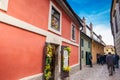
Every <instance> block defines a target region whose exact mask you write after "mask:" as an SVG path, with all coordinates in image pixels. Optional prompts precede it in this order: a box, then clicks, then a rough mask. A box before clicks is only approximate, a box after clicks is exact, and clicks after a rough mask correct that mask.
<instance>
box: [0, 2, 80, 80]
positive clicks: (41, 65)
mask: <svg viewBox="0 0 120 80" xmlns="http://www.w3.org/2000/svg"><path fill="white" fill-rule="evenodd" d="M80 27H81V23H80V21H79V18H78V16H76V14H75V13H74V12H73V10H72V9H71V8H70V6H69V5H68V4H67V2H66V1H65V0H0V33H1V35H0V65H1V66H0V80H42V79H52V80H63V78H65V79H66V78H68V77H69V75H71V74H74V73H75V72H77V71H78V70H79V67H80V66H79V65H80V54H79V53H80V47H79V45H80V43H79V42H80V30H79V28H80ZM69 67H70V68H71V70H69ZM64 70H65V71H66V72H65V71H64ZM62 74H66V76H64V75H62Z"/></svg>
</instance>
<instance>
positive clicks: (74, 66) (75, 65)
mask: <svg viewBox="0 0 120 80" xmlns="http://www.w3.org/2000/svg"><path fill="white" fill-rule="evenodd" d="M77 65H80V64H79V63H78V64H75V65H72V66H70V67H71V68H73V67H75V66H77Z"/></svg>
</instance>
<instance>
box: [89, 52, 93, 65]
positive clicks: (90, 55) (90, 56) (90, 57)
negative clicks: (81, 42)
mask: <svg viewBox="0 0 120 80" xmlns="http://www.w3.org/2000/svg"><path fill="white" fill-rule="evenodd" d="M89 63H90V67H93V66H92V54H91V53H89Z"/></svg>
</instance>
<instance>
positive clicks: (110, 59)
mask: <svg viewBox="0 0 120 80" xmlns="http://www.w3.org/2000/svg"><path fill="white" fill-rule="evenodd" d="M106 63H107V68H108V72H109V75H110V76H111V75H113V67H114V58H113V55H112V54H111V52H109V53H108V55H107V56H106Z"/></svg>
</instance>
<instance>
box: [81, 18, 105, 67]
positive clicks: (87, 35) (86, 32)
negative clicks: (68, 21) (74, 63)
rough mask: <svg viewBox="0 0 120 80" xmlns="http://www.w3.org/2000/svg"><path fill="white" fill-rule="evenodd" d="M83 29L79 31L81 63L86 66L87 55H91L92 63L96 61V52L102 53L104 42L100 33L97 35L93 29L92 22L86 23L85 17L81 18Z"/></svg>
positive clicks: (87, 63) (87, 61)
mask: <svg viewBox="0 0 120 80" xmlns="http://www.w3.org/2000/svg"><path fill="white" fill-rule="evenodd" d="M82 25H83V29H82V32H81V65H82V67H83V68H84V67H86V65H89V64H90V63H89V55H92V63H93V64H95V63H96V62H97V54H98V53H99V54H104V47H105V43H104V42H103V40H102V36H101V35H99V36H98V35H97V34H96V33H95V32H94V31H93V24H92V23H90V25H89V26H88V25H87V24H86V19H85V18H84V17H83V19H82Z"/></svg>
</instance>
